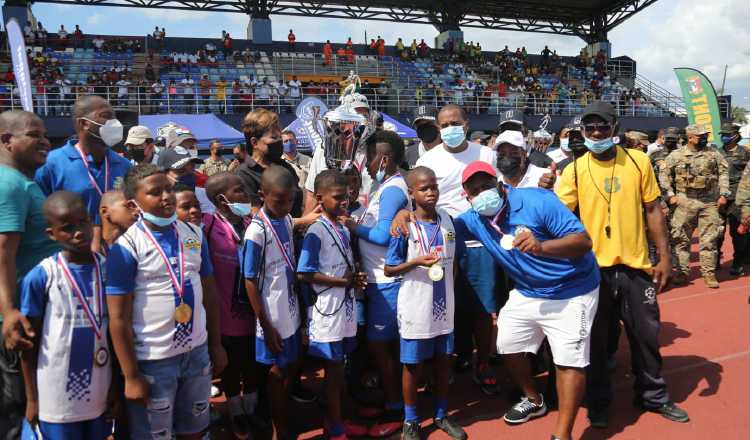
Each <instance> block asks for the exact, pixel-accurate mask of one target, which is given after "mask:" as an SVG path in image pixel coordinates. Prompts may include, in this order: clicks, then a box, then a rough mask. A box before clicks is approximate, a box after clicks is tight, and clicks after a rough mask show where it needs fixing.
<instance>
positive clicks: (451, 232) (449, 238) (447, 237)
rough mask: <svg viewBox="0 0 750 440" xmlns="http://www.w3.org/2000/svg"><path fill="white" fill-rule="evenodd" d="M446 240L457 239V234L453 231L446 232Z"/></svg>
mask: <svg viewBox="0 0 750 440" xmlns="http://www.w3.org/2000/svg"><path fill="white" fill-rule="evenodd" d="M445 241H456V234H454V233H453V231H448V232H446V233H445Z"/></svg>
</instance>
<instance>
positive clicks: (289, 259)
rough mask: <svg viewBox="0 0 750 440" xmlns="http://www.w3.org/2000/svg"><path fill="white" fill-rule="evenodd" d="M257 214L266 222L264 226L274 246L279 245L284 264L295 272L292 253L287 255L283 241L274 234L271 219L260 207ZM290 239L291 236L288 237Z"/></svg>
mask: <svg viewBox="0 0 750 440" xmlns="http://www.w3.org/2000/svg"><path fill="white" fill-rule="evenodd" d="M258 216H259V217H260V219H261V220H263V223H265V224H266V226H267V227H268V228H269V229H270V230H271V235H272V236H273V240H274V241H275V242H276V246H278V247H279V250H280V251H281V256H283V257H284V261H285V262H286V265H287V266H289V268H290V269H291V270H292V272H296V271H297V268H296V267H295V265H294V257H293V256H292V255H289V253H288V252H287V251H286V248H285V247H284V243H282V242H281V239H280V238H279V236H278V235H276V229H274V228H273V225H272V224H271V220H269V219H268V215H267V214H266V212H265V210H264V209H261V210H260V211H258ZM290 240H291V237H290Z"/></svg>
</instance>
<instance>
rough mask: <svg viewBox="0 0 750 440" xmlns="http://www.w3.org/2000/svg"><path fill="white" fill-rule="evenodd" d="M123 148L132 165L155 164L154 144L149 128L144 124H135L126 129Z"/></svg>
mask: <svg viewBox="0 0 750 440" xmlns="http://www.w3.org/2000/svg"><path fill="white" fill-rule="evenodd" d="M125 148H126V152H127V154H128V156H129V157H130V162H131V163H132V164H133V165H141V164H144V163H153V164H156V159H157V157H156V145H155V144H154V136H153V135H152V134H151V130H150V129H149V128H148V127H146V126H145V125H136V126H135V127H131V128H130V130H129V131H128V138H127V139H125Z"/></svg>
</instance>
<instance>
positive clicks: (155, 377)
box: [127, 344, 212, 440]
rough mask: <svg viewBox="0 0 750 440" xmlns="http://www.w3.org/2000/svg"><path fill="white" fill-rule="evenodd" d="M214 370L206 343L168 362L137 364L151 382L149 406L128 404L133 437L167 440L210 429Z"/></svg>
mask: <svg viewBox="0 0 750 440" xmlns="http://www.w3.org/2000/svg"><path fill="white" fill-rule="evenodd" d="M211 369H212V368H211V359H210V357H209V354H208V345H207V344H203V345H201V346H200V347H196V348H194V349H192V350H191V351H188V352H186V353H182V354H180V355H177V356H173V357H170V358H167V359H159V360H154V361H138V370H139V371H140V372H141V374H142V375H143V377H144V378H145V379H146V381H147V382H148V383H149V396H148V397H149V403H148V405H146V406H144V405H142V404H141V403H137V402H130V401H128V403H127V405H128V417H129V419H130V431H131V432H130V434H131V438H132V439H136V440H139V439H144V440H146V439H152V438H165V439H168V438H171V437H172V435H187V434H195V433H199V432H202V431H204V430H205V429H206V428H208V424H209V422H210V414H209V403H208V398H209V396H210V395H211Z"/></svg>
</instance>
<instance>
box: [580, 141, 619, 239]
mask: <svg viewBox="0 0 750 440" xmlns="http://www.w3.org/2000/svg"><path fill="white" fill-rule="evenodd" d="M615 148H616V147H615ZM587 158H588V160H587V162H586V165H587V166H588V170H589V179H591V183H592V184H593V185H594V188H596V191H597V192H598V193H599V195H600V196H602V198H603V199H604V201H606V202H607V224H606V226H604V233H605V234H606V235H607V238H610V235H611V234H612V228H611V227H610V224H611V222H610V220H611V219H612V189H613V188H614V187H615V166H617V152H615V157H613V158H612V159H613V160H614V161H613V162H612V174H611V175H610V177H609V191H608V195H609V197H606V196H605V195H604V192H603V191H602V190H601V189H599V186H598V185H597V184H596V180H594V176H593V175H592V174H591V155H590V154H589V155H588V156H587Z"/></svg>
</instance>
